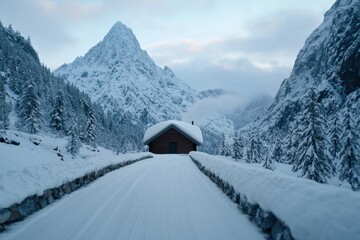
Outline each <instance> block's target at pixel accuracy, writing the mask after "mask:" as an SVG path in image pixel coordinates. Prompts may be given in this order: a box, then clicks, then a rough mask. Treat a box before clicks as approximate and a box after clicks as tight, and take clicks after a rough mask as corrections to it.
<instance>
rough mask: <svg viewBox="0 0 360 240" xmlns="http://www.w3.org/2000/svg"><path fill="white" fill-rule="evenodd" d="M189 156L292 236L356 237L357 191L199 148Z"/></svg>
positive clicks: (359, 223) (359, 196)
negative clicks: (278, 220) (223, 156)
mask: <svg viewBox="0 0 360 240" xmlns="http://www.w3.org/2000/svg"><path fill="white" fill-rule="evenodd" d="M190 156H191V157H192V158H194V159H195V160H197V161H198V162H199V163H200V164H201V165H202V166H204V167H205V168H206V169H208V170H210V171H211V172H213V173H214V174H216V175H217V176H219V177H220V178H221V179H223V180H224V181H227V182H228V183H229V184H230V185H232V186H233V187H234V189H235V191H236V192H238V193H240V194H243V195H245V196H246V197H247V200H248V201H249V202H252V203H257V204H259V206H260V207H261V208H262V209H263V210H266V211H270V212H272V213H273V214H274V215H275V216H276V217H277V218H279V219H281V220H282V221H284V222H285V224H286V225H287V226H288V227H289V228H290V230H291V233H292V235H293V237H294V238H295V239H314V240H315V239H316V240H319V239H357V238H358V237H359V236H360V227H359V226H360V194H359V193H357V192H352V191H349V190H346V189H341V188H337V187H334V186H328V185H323V184H319V183H316V182H313V181H310V180H307V179H301V178H294V177H290V176H287V175H284V174H281V173H278V172H273V171H269V170H266V169H258V168H254V167H251V166H246V164H240V163H237V162H232V161H227V160H224V159H218V158H217V157H216V156H211V155H208V154H205V153H200V152H191V153H190Z"/></svg>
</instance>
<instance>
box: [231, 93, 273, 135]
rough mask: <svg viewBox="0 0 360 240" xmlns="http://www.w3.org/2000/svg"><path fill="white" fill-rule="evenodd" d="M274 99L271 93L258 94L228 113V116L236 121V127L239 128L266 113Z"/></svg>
mask: <svg viewBox="0 0 360 240" xmlns="http://www.w3.org/2000/svg"><path fill="white" fill-rule="evenodd" d="M273 101H274V99H273V97H271V96H269V95H260V96H257V97H256V98H254V99H253V100H251V101H250V102H249V103H247V104H246V105H245V106H241V107H239V108H238V109H236V110H235V112H233V113H230V114H228V115H227V117H228V118H229V119H231V120H232V121H233V122H234V125H235V129H239V128H241V127H243V126H245V125H246V124H248V123H250V122H252V121H254V120H255V119H256V118H257V117H260V116H262V115H263V114H264V113H266V111H267V109H268V108H269V107H270V105H271V104H272V103H273Z"/></svg>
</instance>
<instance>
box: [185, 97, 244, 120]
mask: <svg viewBox="0 0 360 240" xmlns="http://www.w3.org/2000/svg"><path fill="white" fill-rule="evenodd" d="M245 104H246V100H245V99H243V98H241V97H240V96H239V95H236V94H226V95H221V96H219V97H216V98H205V99H202V100H200V101H198V102H196V103H195V104H194V105H193V106H191V107H190V108H189V109H188V111H187V112H186V113H184V114H183V116H182V120H183V121H185V122H191V121H195V122H201V121H202V120H203V119H204V118H206V117H209V116H212V115H213V114H216V113H222V114H228V113H232V112H234V110H235V109H237V108H239V107H241V106H243V105H245Z"/></svg>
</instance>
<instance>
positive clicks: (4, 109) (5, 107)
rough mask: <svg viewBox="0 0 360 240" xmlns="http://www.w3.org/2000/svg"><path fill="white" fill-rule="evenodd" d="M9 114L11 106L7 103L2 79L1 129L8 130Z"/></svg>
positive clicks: (0, 97)
mask: <svg viewBox="0 0 360 240" xmlns="http://www.w3.org/2000/svg"><path fill="white" fill-rule="evenodd" d="M9 113H10V106H9V104H7V103H6V97H5V86H4V83H3V81H2V80H1V79H0V129H7V128H8V127H9Z"/></svg>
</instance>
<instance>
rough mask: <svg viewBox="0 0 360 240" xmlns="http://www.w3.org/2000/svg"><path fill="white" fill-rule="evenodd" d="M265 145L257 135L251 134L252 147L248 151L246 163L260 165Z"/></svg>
mask: <svg viewBox="0 0 360 240" xmlns="http://www.w3.org/2000/svg"><path fill="white" fill-rule="evenodd" d="M262 154H263V145H262V142H261V140H260V138H259V137H258V136H257V135H256V134H251V136H250V145H249V147H248V148H247V151H246V162H248V163H260V162H262V160H263V155H262Z"/></svg>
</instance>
